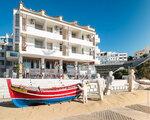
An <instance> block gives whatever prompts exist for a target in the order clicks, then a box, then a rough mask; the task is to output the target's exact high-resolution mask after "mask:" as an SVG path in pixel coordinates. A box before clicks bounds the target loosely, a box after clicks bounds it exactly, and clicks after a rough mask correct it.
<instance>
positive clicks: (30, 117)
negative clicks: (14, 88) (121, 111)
mask: <svg viewBox="0 0 150 120" xmlns="http://www.w3.org/2000/svg"><path fill="white" fill-rule="evenodd" d="M148 98H150V91H148V90H138V91H134V92H132V93H129V92H116V93H113V94H111V95H110V96H105V98H104V100H103V101H99V100H98V99H96V98H94V97H93V98H92V99H91V100H89V101H88V103H87V104H83V103H81V102H80V101H72V102H66V103H62V104H53V105H40V106H34V107H33V106H32V107H26V108H16V107H15V106H14V105H13V104H11V103H10V102H2V101H4V100H2V99H1V103H0V120H57V119H63V118H67V117H71V116H76V115H83V114H91V113H94V112H98V111H103V110H109V109H112V108H117V107H122V106H127V105H132V104H138V103H145V104H147V103H150V99H148Z"/></svg>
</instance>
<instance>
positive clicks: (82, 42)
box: [69, 37, 93, 47]
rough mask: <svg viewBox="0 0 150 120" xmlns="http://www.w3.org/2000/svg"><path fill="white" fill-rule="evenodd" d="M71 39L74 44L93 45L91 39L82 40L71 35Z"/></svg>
mask: <svg viewBox="0 0 150 120" xmlns="http://www.w3.org/2000/svg"><path fill="white" fill-rule="evenodd" d="M69 40H70V42H71V43H73V44H80V45H84V46H91V47H92V46H93V42H90V41H87V40H82V39H80V38H73V37H70V38H69Z"/></svg>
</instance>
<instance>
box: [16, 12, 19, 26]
mask: <svg viewBox="0 0 150 120" xmlns="http://www.w3.org/2000/svg"><path fill="white" fill-rule="evenodd" d="M15 26H17V27H19V14H16V15H15Z"/></svg>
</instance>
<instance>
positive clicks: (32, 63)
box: [31, 60, 34, 68]
mask: <svg viewBox="0 0 150 120" xmlns="http://www.w3.org/2000/svg"><path fill="white" fill-rule="evenodd" d="M31 68H34V61H33V60H31Z"/></svg>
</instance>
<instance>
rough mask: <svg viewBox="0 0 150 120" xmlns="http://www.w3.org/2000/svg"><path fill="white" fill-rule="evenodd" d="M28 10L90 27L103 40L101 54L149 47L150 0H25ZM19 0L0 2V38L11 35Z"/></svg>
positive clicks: (133, 50) (130, 51)
mask: <svg viewBox="0 0 150 120" xmlns="http://www.w3.org/2000/svg"><path fill="white" fill-rule="evenodd" d="M23 2H24V4H25V6H26V7H28V8H32V9H33V10H40V9H44V10H46V12H47V14H48V15H50V16H58V15H61V16H64V19H65V20H67V21H73V20H77V21H78V23H79V24H81V25H91V26H92V27H94V28H95V29H96V31H97V33H98V34H99V36H100V38H101V43H100V44H99V47H100V49H101V50H102V51H117V52H128V53H129V55H132V54H133V53H134V52H135V51H136V50H139V49H142V48H144V47H146V46H148V45H150V0H23ZM18 4H19V0H0V6H1V7H0V35H4V34H5V33H11V32H12V22H13V21H12V14H13V8H17V7H18Z"/></svg>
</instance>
